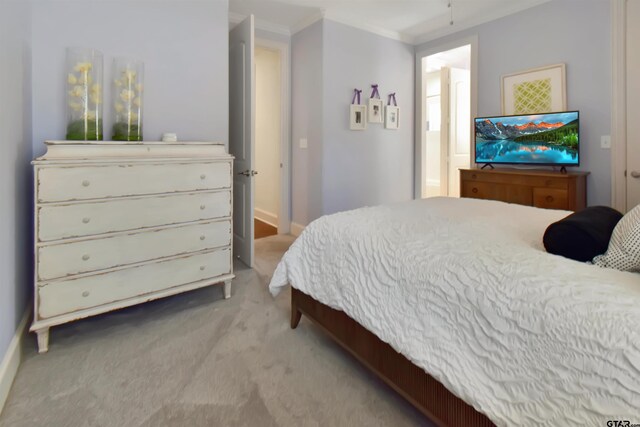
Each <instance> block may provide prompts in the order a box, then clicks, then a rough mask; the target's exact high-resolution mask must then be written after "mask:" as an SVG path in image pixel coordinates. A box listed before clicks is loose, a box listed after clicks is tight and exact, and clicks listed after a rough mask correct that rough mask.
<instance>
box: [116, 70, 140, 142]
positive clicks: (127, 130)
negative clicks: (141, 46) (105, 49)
mask: <svg viewBox="0 0 640 427" xmlns="http://www.w3.org/2000/svg"><path fill="white" fill-rule="evenodd" d="M114 64H115V66H114V70H115V71H114V76H115V78H114V79H113V111H114V113H115V114H114V118H115V123H114V126H113V139H114V140H119V141H122V140H124V141H141V140H142V123H141V119H142V89H143V86H142V63H140V62H130V61H127V60H123V62H119V61H118V60H117V59H116V61H115V63H114Z"/></svg>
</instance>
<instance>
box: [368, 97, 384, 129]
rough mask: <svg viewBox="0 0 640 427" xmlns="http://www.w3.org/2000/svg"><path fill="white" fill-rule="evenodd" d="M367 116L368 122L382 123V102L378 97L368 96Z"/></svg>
mask: <svg viewBox="0 0 640 427" xmlns="http://www.w3.org/2000/svg"><path fill="white" fill-rule="evenodd" d="M367 111H368V113H369V114H368V118H369V123H382V121H383V120H382V117H383V114H384V104H383V103H382V99H380V98H369V108H368V109H367Z"/></svg>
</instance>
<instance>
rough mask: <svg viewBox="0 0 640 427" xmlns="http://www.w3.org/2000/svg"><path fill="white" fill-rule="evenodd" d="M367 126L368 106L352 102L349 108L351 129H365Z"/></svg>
mask: <svg viewBox="0 0 640 427" xmlns="http://www.w3.org/2000/svg"><path fill="white" fill-rule="evenodd" d="M366 128H367V106H366V105H361V104H351V106H350V108H349V129H351V130H365V129H366Z"/></svg>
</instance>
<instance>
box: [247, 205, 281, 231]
mask: <svg viewBox="0 0 640 427" xmlns="http://www.w3.org/2000/svg"><path fill="white" fill-rule="evenodd" d="M253 216H254V217H255V218H257V219H259V220H260V221H262V222H266V223H267V224H269V225H270V226H272V227H275V228H278V215H275V214H272V213H271V212H267V211H265V210H263V209H260V208H254V209H253Z"/></svg>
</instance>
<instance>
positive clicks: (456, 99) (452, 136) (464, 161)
mask: <svg viewBox="0 0 640 427" xmlns="http://www.w3.org/2000/svg"><path fill="white" fill-rule="evenodd" d="M449 94H450V97H449V117H450V119H451V120H450V126H449V150H448V152H449V180H448V183H449V191H448V195H449V196H450V197H460V169H466V168H468V167H469V166H471V73H470V72H469V70H462V69H460V68H451V69H450V70H449Z"/></svg>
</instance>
